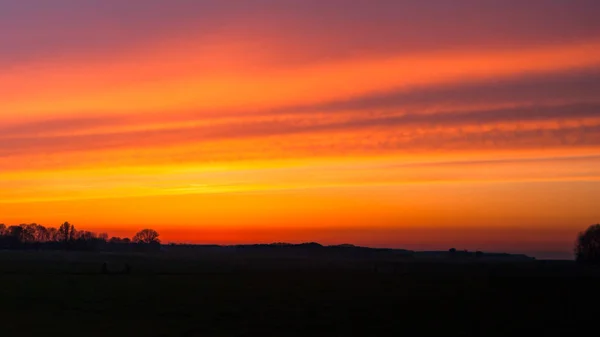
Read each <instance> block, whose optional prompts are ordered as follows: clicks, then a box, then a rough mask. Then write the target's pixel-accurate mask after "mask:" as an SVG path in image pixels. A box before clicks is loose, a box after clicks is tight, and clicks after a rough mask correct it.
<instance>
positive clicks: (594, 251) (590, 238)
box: [575, 224, 600, 264]
mask: <svg viewBox="0 0 600 337" xmlns="http://www.w3.org/2000/svg"><path fill="white" fill-rule="evenodd" d="M575 257H576V259H577V261H578V262H583V263H593V264H600V224H598V225H593V226H590V227H588V229H587V230H586V231H585V232H581V233H579V235H578V236H577V241H576V243H575Z"/></svg>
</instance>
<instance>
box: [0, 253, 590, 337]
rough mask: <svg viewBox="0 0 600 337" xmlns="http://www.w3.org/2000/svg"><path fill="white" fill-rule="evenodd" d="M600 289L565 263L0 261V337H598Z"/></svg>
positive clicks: (29, 256)
mask: <svg viewBox="0 0 600 337" xmlns="http://www.w3.org/2000/svg"><path fill="white" fill-rule="evenodd" d="M103 261H109V264H108V265H109V269H111V270H112V271H113V272H115V274H110V275H103V274H101V267H102V262H103ZM124 263H129V264H130V265H131V267H132V271H131V274H129V275H125V274H123V275H119V274H117V273H116V272H118V270H121V269H122V266H123V264H124ZM375 269H377V271H376V270H375ZM599 281H600V277H599V273H598V272H597V270H594V269H584V268H580V267H578V266H576V265H575V264H574V263H570V262H558V261H556V262H543V261H531V262H530V261H523V262H510V263H507V262H502V263H501V262H476V261H468V262H466V261H462V262H461V261H437V262H432V261H429V262H427V261H403V262H394V263H392V262H389V261H387V262H384V261H373V260H368V261H366V260H360V261H348V260H327V259H303V258H277V257H257V256H253V257H252V256H210V255H209V256H203V257H194V258H191V257H181V256H172V255H171V256H170V255H169V254H165V253H162V254H154V255H131V254H130V255H115V254H107V253H104V254H101V253H85V254H84V253H44V252H16V253H15V252H0V336H3V337H4V336H6V337H8V336H64V337H66V336H78V337H81V336H282V337H283V336H402V335H405V336H418V335H429V336H435V335H438V336H511V335H514V334H524V335H525V336H548V335H556V336H576V335H578V334H583V333H585V332H587V331H590V332H592V335H595V333H594V331H596V332H597V331H598V330H597V319H598V314H599V313H600V309H599V306H598V305H599V303H600V302H599V301H598V300H599V299H600V291H599V290H600V288H599V286H600V282H599ZM588 334H589V333H588Z"/></svg>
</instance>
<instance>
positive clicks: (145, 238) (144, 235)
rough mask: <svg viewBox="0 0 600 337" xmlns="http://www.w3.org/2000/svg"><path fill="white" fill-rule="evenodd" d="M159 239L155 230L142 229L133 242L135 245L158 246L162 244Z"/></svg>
mask: <svg viewBox="0 0 600 337" xmlns="http://www.w3.org/2000/svg"><path fill="white" fill-rule="evenodd" d="M158 237H159V234H158V232H157V231H155V230H154V229H142V230H141V231H139V232H137V233H136V234H135V236H134V237H133V239H132V241H133V242H135V243H146V244H151V243H153V244H157V243H160V240H159V239H158Z"/></svg>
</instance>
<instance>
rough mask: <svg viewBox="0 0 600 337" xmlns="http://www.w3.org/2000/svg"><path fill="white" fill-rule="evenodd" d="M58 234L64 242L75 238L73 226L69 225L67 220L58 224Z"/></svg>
mask: <svg viewBox="0 0 600 337" xmlns="http://www.w3.org/2000/svg"><path fill="white" fill-rule="evenodd" d="M58 234H59V237H60V240H61V241H63V242H65V243H67V242H70V241H73V239H74V238H75V226H73V225H71V224H70V223H68V222H65V223H63V224H62V225H60V228H59V229H58Z"/></svg>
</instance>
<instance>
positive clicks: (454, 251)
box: [448, 248, 456, 254]
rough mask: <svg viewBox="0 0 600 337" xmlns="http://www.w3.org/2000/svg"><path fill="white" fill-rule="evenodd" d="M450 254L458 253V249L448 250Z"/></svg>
mask: <svg viewBox="0 0 600 337" xmlns="http://www.w3.org/2000/svg"><path fill="white" fill-rule="evenodd" d="M448 252H450V254H455V253H456V248H450V249H449V250H448Z"/></svg>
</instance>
